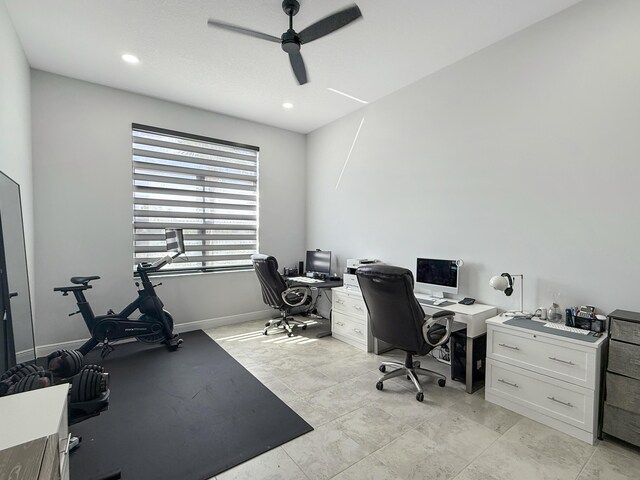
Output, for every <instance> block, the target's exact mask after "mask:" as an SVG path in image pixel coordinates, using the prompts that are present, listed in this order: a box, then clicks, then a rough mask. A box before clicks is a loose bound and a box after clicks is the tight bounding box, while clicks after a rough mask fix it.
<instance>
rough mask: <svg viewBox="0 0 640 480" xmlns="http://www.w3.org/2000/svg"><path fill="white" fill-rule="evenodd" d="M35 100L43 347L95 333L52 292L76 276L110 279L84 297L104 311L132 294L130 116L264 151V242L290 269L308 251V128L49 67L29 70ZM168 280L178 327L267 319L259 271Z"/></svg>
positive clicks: (163, 292) (168, 300)
mask: <svg viewBox="0 0 640 480" xmlns="http://www.w3.org/2000/svg"><path fill="white" fill-rule="evenodd" d="M32 102H33V163H34V187H35V220H36V225H37V227H38V235H37V238H36V245H35V250H36V271H37V279H36V282H35V292H36V293H35V297H36V306H37V307H39V311H38V316H37V319H36V333H37V338H38V343H39V345H47V344H53V343H58V342H65V341H70V340H74V339H80V338H85V337H87V331H86V327H85V326H84V324H83V322H82V319H81V318H80V316H79V315H78V316H74V317H71V318H69V317H68V316H67V314H68V313H69V312H71V311H73V310H75V308H74V304H73V302H72V297H62V296H61V295H60V294H54V293H53V291H52V289H53V287H55V286H59V285H64V284H66V283H67V282H68V280H69V277H71V276H73V275H90V274H91V275H92V274H95V275H100V276H101V277H102V279H101V280H98V281H96V282H95V286H94V289H93V290H91V291H89V292H88V295H87V296H88V297H90V301H91V302H92V305H93V306H94V311H95V312H96V313H104V312H105V311H106V310H107V309H108V308H113V309H114V310H117V309H120V308H122V307H123V306H125V305H126V303H128V302H130V301H132V300H133V299H134V297H135V288H134V285H133V275H132V261H133V260H132V257H133V252H132V227H131V221H132V195H133V194H132V186H131V182H132V180H131V172H132V166H131V123H132V122H136V123H142V124H146V125H152V126H156V127H164V128H169V129H173V130H179V131H184V132H189V133H194V134H199V135H206V136H211V137H214V138H220V139H225V140H230V141H235V142H239V143H246V144H250V145H256V146H258V147H260V164H259V169H260V177H259V181H260V185H259V190H260V191H259V195H260V206H259V208H260V234H259V245H260V250H261V251H262V252H265V253H270V254H273V255H275V256H276V258H278V260H279V261H280V264H281V266H287V265H291V266H292V265H294V264H295V262H296V261H297V260H298V259H299V258H300V255H301V254H302V252H303V249H304V241H303V237H304V228H305V225H304V201H303V200H302V199H304V187H303V185H302V182H301V181H300V179H301V178H304V177H305V168H306V165H305V137H304V136H303V135H301V134H297V133H292V132H288V131H285V130H280V129H277V128H273V127H268V126H265V125H261V124H256V123H253V122H249V121H245V120H240V119H237V118H233V117H228V116H224V115H219V114H215V113H211V112H207V111H203V110H198V109H194V108H190V107H185V106H181V105H177V104H174V103H169V102H165V101H161V100H157V99H153V98H149V97H144V96H140V95H136V94H131V93H126V92H123V91H119V90H115V89H111V88H107V87H103V86H99V85H95V84H90V83H86V82H83V81H79V80H73V79H69V78H65V77H61V76H57V75H53V74H49V73H44V72H41V71H33V72H32ZM284 206H286V210H285V209H284V208H283V207H284ZM162 282H163V285H162V286H161V287H159V294H160V297H161V298H162V300H163V301H164V303H165V305H166V308H167V309H168V310H169V311H170V312H171V313H172V314H173V317H174V319H175V321H176V323H185V322H196V321H201V320H208V319H218V320H221V321H225V322H228V321H234V320H239V319H242V318H252V317H255V316H257V315H262V316H264V310H265V309H266V307H265V305H264V304H263V303H262V296H261V294H260V290H259V285H258V280H257V278H256V276H255V273H254V272H253V271H247V272H236V273H231V272H230V273H216V274H201V275H189V276H180V277H171V278H163V279H162ZM255 312H259V313H255ZM228 317H231V318H228Z"/></svg>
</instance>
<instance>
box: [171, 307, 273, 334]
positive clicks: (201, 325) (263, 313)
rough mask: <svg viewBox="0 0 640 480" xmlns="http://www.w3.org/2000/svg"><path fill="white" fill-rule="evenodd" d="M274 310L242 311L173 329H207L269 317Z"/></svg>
mask: <svg viewBox="0 0 640 480" xmlns="http://www.w3.org/2000/svg"><path fill="white" fill-rule="evenodd" d="M273 312H274V310H259V311H257V312H249V313H241V314H239V315H229V316H227V317H218V318H210V319H207V320H197V321H195V322H187V323H179V324H178V325H176V326H175V327H174V328H173V331H174V332H176V333H184V332H192V331H194V330H207V329H208V328H216V327H222V326H223V325H233V324H236V323H244V322H251V321H253V320H262V319H269V318H271V315H273Z"/></svg>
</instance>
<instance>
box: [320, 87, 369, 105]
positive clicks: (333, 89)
mask: <svg viewBox="0 0 640 480" xmlns="http://www.w3.org/2000/svg"><path fill="white" fill-rule="evenodd" d="M327 90H329V91H330V92H333V93H337V94H338V95H342V96H343V97H347V98H350V99H351V100H355V101H356V102H360V103H364V104H365V105H366V104H367V103H369V102H367V101H366V100H362V99H360V98H357V97H354V96H353V95H349V94H348V93H344V92H341V91H340V90H336V89H335V88H327Z"/></svg>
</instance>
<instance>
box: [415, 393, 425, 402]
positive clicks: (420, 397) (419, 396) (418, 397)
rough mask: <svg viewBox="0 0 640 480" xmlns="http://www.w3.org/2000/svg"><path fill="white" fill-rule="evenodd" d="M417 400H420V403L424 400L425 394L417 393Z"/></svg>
mask: <svg viewBox="0 0 640 480" xmlns="http://www.w3.org/2000/svg"><path fill="white" fill-rule="evenodd" d="M416 400H418V401H419V402H421V401H423V400H424V393H422V392H418V393H416Z"/></svg>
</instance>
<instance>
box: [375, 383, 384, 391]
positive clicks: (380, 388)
mask: <svg viewBox="0 0 640 480" xmlns="http://www.w3.org/2000/svg"><path fill="white" fill-rule="evenodd" d="M376 388H377V389H378V390H382V389H383V388H384V385H383V384H382V382H378V383H376Z"/></svg>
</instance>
